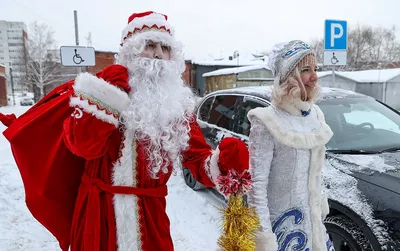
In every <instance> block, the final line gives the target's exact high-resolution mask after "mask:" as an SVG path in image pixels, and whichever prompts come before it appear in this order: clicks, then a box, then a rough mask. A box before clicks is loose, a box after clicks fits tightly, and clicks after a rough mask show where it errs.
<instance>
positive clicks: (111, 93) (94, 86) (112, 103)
mask: <svg viewBox="0 0 400 251" xmlns="http://www.w3.org/2000/svg"><path fill="white" fill-rule="evenodd" d="M73 87H74V90H75V93H76V94H77V95H79V94H84V95H87V96H90V97H92V98H93V99H94V100H95V101H98V102H101V103H102V104H104V105H105V106H108V107H109V108H110V110H116V111H117V112H118V113H121V112H122V111H124V110H125V109H126V108H127V107H128V106H129V103H130V99H129V96H128V94H127V93H126V92H124V91H123V90H120V89H119V88H118V87H116V86H113V85H111V84H110V83H108V82H106V81H105V80H104V79H101V78H98V77H96V76H93V75H92V74H90V73H86V72H85V73H81V74H79V75H78V76H77V77H76V79H75V84H74V86H73Z"/></svg>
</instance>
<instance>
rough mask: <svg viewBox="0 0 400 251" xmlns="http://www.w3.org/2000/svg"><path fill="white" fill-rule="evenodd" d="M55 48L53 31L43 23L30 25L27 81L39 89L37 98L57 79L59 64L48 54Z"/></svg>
mask: <svg viewBox="0 0 400 251" xmlns="http://www.w3.org/2000/svg"><path fill="white" fill-rule="evenodd" d="M53 49H55V40H54V31H53V30H52V29H51V28H50V27H49V26H48V25H46V24H45V23H38V22H36V21H35V22H33V23H32V24H31V25H30V31H29V40H28V67H27V83H28V84H29V85H32V86H33V88H34V89H38V90H39V97H38V99H40V98H42V97H43V96H44V91H43V90H44V87H45V86H46V85H50V84H53V83H55V81H57V79H56V77H55V75H57V74H58V71H59V69H60V68H59V65H58V63H57V62H56V61H55V60H54V59H53V57H52V56H51V55H50V54H49V51H51V50H53Z"/></svg>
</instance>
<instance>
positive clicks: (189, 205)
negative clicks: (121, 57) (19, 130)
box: [0, 106, 221, 251]
mask: <svg viewBox="0 0 400 251" xmlns="http://www.w3.org/2000/svg"><path fill="white" fill-rule="evenodd" d="M28 108H29V107H21V106H15V107H0V112H1V113H15V114H16V115H17V116H19V115H21V114H22V113H23V112H25V111H26V110H27V109H28ZM4 130H5V127H4V126H3V125H2V124H1V123H0V132H3V131H4ZM168 185H169V195H168V197H167V213H168V215H169V217H170V221H171V235H172V239H173V241H174V245H175V250H176V251H186V250H189V249H190V251H213V250H216V249H217V244H216V243H217V240H218V238H219V235H220V232H219V229H220V216H221V215H220V213H219V211H218V206H219V205H218V204H217V203H213V204H211V203H210V202H209V201H210V200H209V199H207V197H208V195H207V192H194V191H192V190H191V189H190V188H188V187H187V186H186V185H185V183H184V181H183V178H182V175H181V173H180V172H179V173H177V174H176V175H174V176H172V177H171V179H170V181H169V183H168ZM0 243H1V244H0V251H22V250H24V251H25V250H29V251H57V250H60V248H59V246H58V243H57V241H56V240H55V238H54V237H53V236H52V235H51V234H50V233H49V232H48V231H47V230H46V229H45V228H44V227H42V225H41V224H40V223H38V222H37V221H36V220H35V219H34V218H33V216H32V215H31V214H30V212H29V210H28V209H27V207H26V205H25V194H24V187H23V184H22V180H21V176H20V174H19V171H18V168H17V166H16V164H15V162H14V159H13V156H12V153H11V150H10V146H9V144H8V141H7V140H6V139H5V138H4V136H3V134H0Z"/></svg>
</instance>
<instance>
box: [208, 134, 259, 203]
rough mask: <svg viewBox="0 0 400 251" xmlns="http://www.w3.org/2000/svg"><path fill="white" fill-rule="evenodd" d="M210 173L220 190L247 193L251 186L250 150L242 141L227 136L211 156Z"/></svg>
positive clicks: (226, 193)
mask: <svg viewBox="0 0 400 251" xmlns="http://www.w3.org/2000/svg"><path fill="white" fill-rule="evenodd" d="M210 162H211V164H210V174H211V177H212V181H213V182H214V184H215V185H216V186H217V189H218V191H219V192H221V193H222V194H224V195H225V196H229V195H230V194H246V193H247V191H248V190H249V189H250V187H251V183H252V180H251V175H250V173H249V171H248V169H249V151H248V149H247V146H246V144H245V143H243V142H242V141H240V140H238V139H236V138H225V139H224V140H222V142H221V143H220V144H219V146H218V147H217V149H216V150H215V151H214V153H213V155H212V157H211V161H210Z"/></svg>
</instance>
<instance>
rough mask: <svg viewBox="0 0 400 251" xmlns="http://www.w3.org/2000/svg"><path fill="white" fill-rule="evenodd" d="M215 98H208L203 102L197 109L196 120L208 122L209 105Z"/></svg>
mask: <svg viewBox="0 0 400 251" xmlns="http://www.w3.org/2000/svg"><path fill="white" fill-rule="evenodd" d="M214 98H215V96H213V97H210V98H208V99H207V100H206V101H204V102H203V104H202V105H201V107H200V109H199V116H198V119H200V120H202V121H205V122H208V119H209V118H210V112H211V105H212V103H213V101H214Z"/></svg>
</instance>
